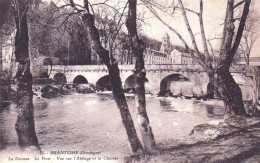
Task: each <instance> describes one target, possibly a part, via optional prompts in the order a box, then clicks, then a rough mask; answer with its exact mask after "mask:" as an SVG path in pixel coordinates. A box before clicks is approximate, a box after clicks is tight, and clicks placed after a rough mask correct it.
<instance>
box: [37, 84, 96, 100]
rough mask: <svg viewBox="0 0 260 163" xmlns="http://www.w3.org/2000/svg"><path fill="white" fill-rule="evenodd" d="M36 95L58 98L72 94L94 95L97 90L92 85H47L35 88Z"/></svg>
mask: <svg viewBox="0 0 260 163" xmlns="http://www.w3.org/2000/svg"><path fill="white" fill-rule="evenodd" d="M33 91H34V94H35V95H36V96H37V97H38V98H40V97H42V98H56V97H61V96H63V95H69V94H72V93H82V94H87V93H94V92H96V91H97V89H96V88H95V87H94V85H92V84H82V85H79V84H72V85H45V86H34V87H33Z"/></svg>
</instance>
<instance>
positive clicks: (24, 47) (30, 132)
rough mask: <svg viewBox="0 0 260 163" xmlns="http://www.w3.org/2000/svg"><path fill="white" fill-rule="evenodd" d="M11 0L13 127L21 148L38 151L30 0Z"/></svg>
mask: <svg viewBox="0 0 260 163" xmlns="http://www.w3.org/2000/svg"><path fill="white" fill-rule="evenodd" d="M12 2H13V4H14V5H13V6H14V15H15V24H16V35H15V57H16V62H17V63H18V71H17V73H16V79H17V107H18V116H17V122H16V124H15V129H16V132H17V135H18V144H19V146H20V148H21V149H23V150H33V151H40V147H39V143H38V139H37V136H36V132H35V124H34V115H33V114H34V108H33V91H32V74H31V72H30V59H29V37H28V24H27V11H28V8H29V3H30V1H29V0H14V1H12Z"/></svg>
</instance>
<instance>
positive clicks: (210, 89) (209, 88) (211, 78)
mask: <svg viewBox="0 0 260 163" xmlns="http://www.w3.org/2000/svg"><path fill="white" fill-rule="evenodd" d="M207 74H208V77H209V84H208V86H207V98H211V99H212V98H214V96H215V91H214V81H215V79H214V76H215V72H214V71H213V70H210V71H209V72H207Z"/></svg>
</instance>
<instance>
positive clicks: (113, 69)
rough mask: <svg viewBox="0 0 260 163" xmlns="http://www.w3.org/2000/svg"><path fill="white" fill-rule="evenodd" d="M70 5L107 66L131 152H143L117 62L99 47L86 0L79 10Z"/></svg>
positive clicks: (77, 7)
mask: <svg viewBox="0 0 260 163" xmlns="http://www.w3.org/2000/svg"><path fill="white" fill-rule="evenodd" d="M70 5H71V7H72V8H73V9H74V10H76V12H77V13H81V18H82V21H83V23H84V24H85V27H86V28H87V30H88V32H89V35H90V38H91V40H92V48H93V49H94V50H95V52H96V53H97V54H98V55H99V57H100V58H101V59H102V61H103V62H104V64H105V65H106V66H107V69H108V72H109V77H110V81H111V84H112V93H113V96H114V99H115V101H116V103H117V106H118V108H119V110H120V114H121V118H122V121H123V124H124V126H125V129H126V133H127V136H128V140H129V142H130V146H131V151H132V153H134V154H136V153H141V152H143V147H142V144H141V142H140V140H139V139H138V136H137V134H136V130H135V127H134V123H133V120H132V117H131V114H130V112H129V109H128V105H127V102H126V98H125V95H124V92H123V88H122V82H121V79H120V75H119V68H118V65H117V61H116V60H115V59H114V58H113V56H112V55H111V54H109V51H108V50H106V49H105V48H104V47H103V46H102V45H101V42H100V36H99V32H98V29H97V28H96V26H95V19H94V16H93V14H91V13H90V10H89V2H88V0H84V6H82V7H80V9H79V5H77V4H75V3H74V1H73V0H70Z"/></svg>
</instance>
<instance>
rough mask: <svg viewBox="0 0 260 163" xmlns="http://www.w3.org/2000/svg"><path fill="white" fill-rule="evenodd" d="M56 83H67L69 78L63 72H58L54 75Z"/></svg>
mask: <svg viewBox="0 0 260 163" xmlns="http://www.w3.org/2000/svg"><path fill="white" fill-rule="evenodd" d="M53 80H54V83H55V84H66V83H67V78H66V76H65V75H64V74H63V73H60V72H59V73H57V74H55V75H54V77H53Z"/></svg>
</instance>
